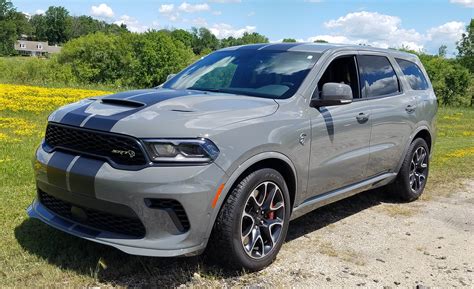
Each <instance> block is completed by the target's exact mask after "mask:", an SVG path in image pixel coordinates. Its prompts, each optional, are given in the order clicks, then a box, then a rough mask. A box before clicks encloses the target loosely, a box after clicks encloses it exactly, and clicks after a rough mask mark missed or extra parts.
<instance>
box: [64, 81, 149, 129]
mask: <svg viewBox="0 0 474 289" xmlns="http://www.w3.org/2000/svg"><path fill="white" fill-rule="evenodd" d="M141 93H146V91H145V90H132V91H125V92H119V93H116V94H113V95H108V96H105V97H104V98H114V99H125V98H128V97H131V96H134V95H137V94H141ZM92 103H93V101H90V102H88V103H86V104H84V105H83V106H80V107H78V108H76V109H74V110H72V111H70V112H68V113H67V114H66V115H65V116H63V118H62V119H61V123H62V124H68V125H73V126H79V125H81V123H82V122H83V121H84V120H85V119H86V118H87V117H88V116H90V113H86V109H87V108H88V107H89V105H90V104H92Z"/></svg>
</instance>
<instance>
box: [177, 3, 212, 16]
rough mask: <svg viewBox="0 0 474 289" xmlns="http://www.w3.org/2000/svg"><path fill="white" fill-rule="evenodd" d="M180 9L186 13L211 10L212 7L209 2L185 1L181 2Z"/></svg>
mask: <svg viewBox="0 0 474 289" xmlns="http://www.w3.org/2000/svg"><path fill="white" fill-rule="evenodd" d="M178 10H179V11H183V12H186V13H194V12H203V11H209V10H211V7H209V5H208V4H207V3H201V4H199V3H198V4H189V3H187V2H183V3H181V5H179V6H178Z"/></svg>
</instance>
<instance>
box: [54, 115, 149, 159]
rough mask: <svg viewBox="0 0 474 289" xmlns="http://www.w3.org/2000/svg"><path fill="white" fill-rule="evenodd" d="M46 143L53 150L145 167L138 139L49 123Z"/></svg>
mask: <svg viewBox="0 0 474 289" xmlns="http://www.w3.org/2000/svg"><path fill="white" fill-rule="evenodd" d="M45 143H46V145H47V146H48V147H50V148H51V149H56V148H58V149H63V150H70V151H74V152H76V153H84V154H88V155H93V156H96V157H103V158H106V159H108V160H111V161H112V162H114V163H115V164H118V165H125V166H126V165H132V166H143V165H145V164H146V158H145V154H144V152H143V150H142V148H141V147H140V145H139V144H138V141H137V140H136V139H133V138H131V137H127V136H123V135H116V134H110V133H103V132H98V131H93V130H86V129H81V128H75V127H69V126H63V125H58V124H53V123H49V124H48V127H47V128H46V135H45Z"/></svg>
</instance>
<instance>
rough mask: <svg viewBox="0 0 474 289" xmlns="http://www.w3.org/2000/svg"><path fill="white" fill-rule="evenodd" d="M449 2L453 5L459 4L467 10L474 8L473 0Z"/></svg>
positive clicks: (452, 0) (451, 0) (453, 0)
mask: <svg viewBox="0 0 474 289" xmlns="http://www.w3.org/2000/svg"><path fill="white" fill-rule="evenodd" d="M449 2H451V3H454V4H460V5H462V6H465V7H468V8H474V0H450V1H449Z"/></svg>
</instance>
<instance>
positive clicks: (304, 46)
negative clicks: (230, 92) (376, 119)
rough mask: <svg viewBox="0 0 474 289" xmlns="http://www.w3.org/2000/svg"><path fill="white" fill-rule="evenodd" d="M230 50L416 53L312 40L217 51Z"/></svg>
mask: <svg viewBox="0 0 474 289" xmlns="http://www.w3.org/2000/svg"><path fill="white" fill-rule="evenodd" d="M231 50H269V51H299V52H313V53H324V52H327V51H329V50H331V51H334V52H335V51H338V50H341V51H342V50H360V51H374V52H383V53H388V54H391V55H394V56H397V57H402V58H407V59H413V58H415V59H416V58H417V56H416V55H414V54H411V53H407V52H404V51H399V50H395V49H384V48H375V47H371V46H363V45H353V44H332V43H312V42H291V43H262V44H249V45H241V46H232V47H227V48H223V49H220V50H219V51H231Z"/></svg>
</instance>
